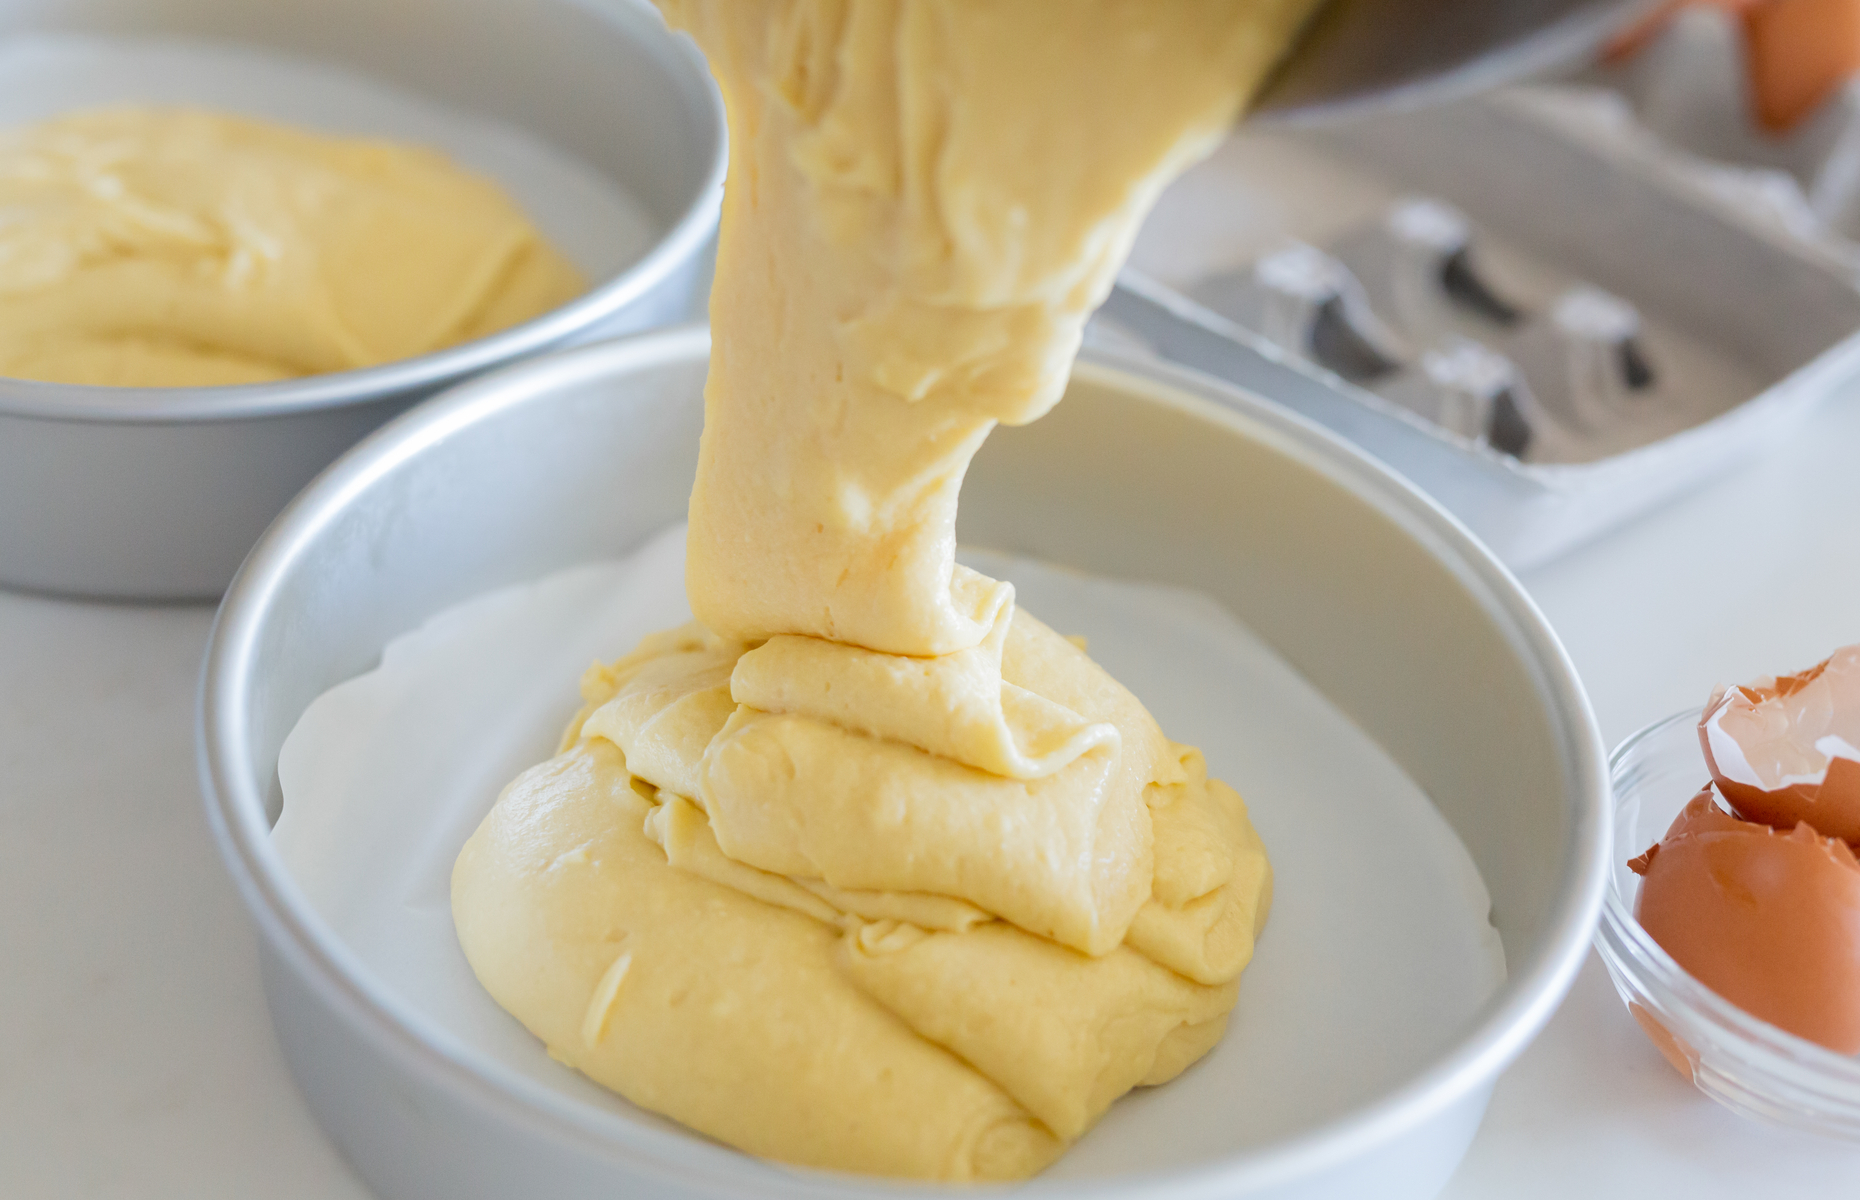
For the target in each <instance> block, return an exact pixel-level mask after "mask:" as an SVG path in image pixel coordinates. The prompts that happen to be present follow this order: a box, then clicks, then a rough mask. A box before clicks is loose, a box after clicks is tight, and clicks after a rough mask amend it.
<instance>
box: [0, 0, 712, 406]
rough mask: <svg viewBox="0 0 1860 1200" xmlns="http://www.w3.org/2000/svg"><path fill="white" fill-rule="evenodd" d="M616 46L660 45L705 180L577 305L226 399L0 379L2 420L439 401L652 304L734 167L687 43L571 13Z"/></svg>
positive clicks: (223, 393)
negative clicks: (406, 354) (638, 304)
mask: <svg viewBox="0 0 1860 1200" xmlns="http://www.w3.org/2000/svg"><path fill="white" fill-rule="evenodd" d="M574 7H576V8H577V9H581V10H585V11H586V12H588V13H589V14H592V15H593V16H595V17H597V18H599V19H601V20H603V21H605V22H606V23H607V24H608V25H610V26H612V27H613V28H614V29H615V30H616V32H617V33H618V35H619V36H621V37H624V38H628V39H632V40H636V41H637V40H641V39H651V40H653V41H654V42H657V43H662V45H661V46H660V47H659V48H660V49H661V50H662V52H663V53H662V54H661V57H662V59H663V60H664V61H666V62H667V63H668V64H670V65H671V69H672V72H673V75H674V77H675V79H676V84H675V91H676V92H677V93H678V95H679V99H680V101H681V103H683V104H684V105H685V106H687V107H688V108H689V109H690V111H691V115H692V117H693V118H694V119H695V120H697V121H698V122H699V123H700V124H702V125H704V126H705V127H707V129H708V133H709V137H708V145H707V146H706V145H702V144H701V148H703V149H704V150H705V151H706V152H707V157H708V160H709V161H708V162H707V163H706V165H705V169H704V174H703V180H702V182H701V183H700V184H699V185H698V187H697V189H696V191H695V193H694V194H693V195H692V196H691V197H690V199H689V200H688V201H687V202H686V203H685V205H684V207H683V208H682V209H680V210H679V211H678V213H677V215H676V217H675V218H674V219H673V221H672V222H671V224H670V226H669V227H668V228H666V229H665V230H664V231H663V232H661V233H659V234H658V235H657V236H656V237H655V238H654V239H653V240H652V241H651V243H650V249H648V250H647V252H646V253H645V254H643V255H641V256H640V257H639V258H637V259H635V260H634V261H633V262H631V263H630V264H628V265H627V266H626V267H624V268H622V269H621V270H620V271H619V272H618V273H617V274H615V275H613V276H611V277H610V278H608V279H607V280H605V281H604V282H602V283H600V284H598V285H597V286H595V287H592V288H590V289H589V290H588V291H586V292H583V293H582V294H581V295H579V296H577V297H576V298H575V299H573V300H570V301H569V302H568V303H566V304H563V305H560V306H559V307H556V308H553V309H550V310H549V311H548V312H545V313H542V314H540V315H538V316H536V317H532V318H531V319H530V320H528V321H524V322H522V323H520V324H517V325H512V326H509V327H508V328H505V329H500V330H498V331H497V332H495V333H491V334H487V335H486V336H484V337H479V338H473V339H472V340H470V341H467V342H461V343H459V344H458V345H456V346H448V347H446V348H444V349H441V350H434V351H430V352H428V353H426V354H417V355H414V356H413V357H412V358H403V359H396V360H394V361H391V362H385V363H380V364H378V365H376V366H372V367H358V368H355V369H353V370H347V371H330V372H326V373H324V374H320V375H306V376H302V377H300V378H297V379H281V380H277V381H274V382H270V383H244V384H229V385H223V386H218V387H200V388H179V387H177V388H158V387H99V386H93V385H87V384H70V383H48V382H44V381H42V380H31V379H8V378H0V417H23V418H30V419H35V420H43V421H68V422H90V423H113V424H131V425H158V424H183V423H193V422H201V421H226V420H241V419H250V418H264V417H283V416H294V415H298V414H302V413H312V412H318V411H321V410H326V409H338V408H343V407H346V406H349V405H354V404H367V403H372V402H375V401H379V400H385V399H390V398H393V397H397V396H405V395H408V394H412V393H418V392H420V391H432V390H434V389H437V388H440V387H443V386H445V385H447V384H450V383H453V382H456V381H459V380H462V379H464V378H465V377H467V376H470V375H474V374H477V373H479V372H482V371H484V370H486V369H488V368H492V367H496V366H499V365H503V364H506V363H510V362H514V361H518V360H521V359H524V358H528V357H531V356H533V355H535V354H537V353H539V352H541V351H544V350H548V349H550V348H552V347H556V346H559V345H561V344H562V343H564V342H566V341H568V340H569V339H571V338H573V337H575V336H576V335H577V334H580V333H582V332H584V331H586V330H588V329H590V328H593V327H594V326H596V325H598V324H599V323H600V322H602V321H605V320H607V319H608V318H610V317H612V316H614V315H615V314H616V313H618V312H619V311H620V310H621V309H623V308H625V307H627V306H628V305H630V304H632V303H634V302H635V301H637V300H639V299H640V298H641V297H643V296H645V295H647V294H648V293H649V292H651V291H652V290H653V289H654V288H656V287H658V286H659V285H660V284H661V283H663V282H664V281H665V280H666V279H667V278H668V277H670V276H671V275H672V274H673V273H674V272H676V271H677V270H678V269H679V268H680V267H681V266H683V265H684V264H685V263H686V262H688V261H690V260H691V259H693V258H695V257H696V256H697V255H698V254H699V253H700V252H701V251H702V249H703V246H704V243H705V242H706V241H708V240H709V239H710V237H711V235H712V234H713V233H715V231H716V228H717V221H718V216H719V214H720V213H721V212H722V206H723V177H724V173H725V170H726V168H727V166H728V161H729V146H728V135H727V133H726V131H725V123H724V112H723V97H722V95H721V94H720V93H719V92H718V91H717V87H716V85H715V83H713V82H712V80H711V75H710V67H709V65H708V64H707V63H706V62H705V61H704V57H703V55H702V54H700V53H699V52H698V50H697V47H696V46H695V45H694V44H692V42H691V40H690V39H689V38H687V37H683V36H680V35H678V34H676V33H673V32H671V31H670V30H668V29H667V28H666V27H665V24H664V22H663V21H662V20H660V18H659V17H658V15H657V13H656V12H654V11H653V10H652V9H651V8H650V6H648V5H634V4H575V5H574Z"/></svg>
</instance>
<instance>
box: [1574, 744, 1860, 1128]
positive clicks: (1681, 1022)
mask: <svg viewBox="0 0 1860 1200" xmlns="http://www.w3.org/2000/svg"><path fill="white" fill-rule="evenodd" d="M1698 724H1699V712H1698V710H1697V709H1688V710H1686V711H1684V712H1680V713H1675V714H1674V715H1672V716H1670V717H1667V718H1666V719H1665V720H1662V721H1659V722H1656V723H1655V724H1652V725H1649V726H1648V727H1647V728H1645V729H1643V730H1641V731H1640V732H1639V733H1636V734H1634V735H1633V736H1632V737H1629V738H1628V739H1627V740H1626V741H1624V742H1622V743H1621V745H1620V746H1619V747H1617V748H1616V750H1615V752H1614V754H1613V755H1612V757H1611V759H1610V764H1609V765H1610V777H1611V781H1612V784H1613V787H1614V797H1615V830H1614V832H1615V855H1614V862H1613V864H1612V869H1611V870H1610V872H1609V877H1608V890H1607V893H1606V895H1605V897H1604V899H1603V902H1602V921H1601V927H1600V930H1599V932H1598V933H1597V935H1596V946H1597V948H1598V949H1599V950H1600V951H1601V955H1602V961H1603V962H1604V963H1605V964H1606V965H1607V967H1608V974H1609V976H1610V977H1611V978H1612V979H1613V980H1614V984H1615V990H1616V991H1617V992H1619V993H1620V995H1621V999H1622V1001H1623V1002H1624V1003H1625V1004H1626V1005H1627V1007H1628V1012H1629V1013H1630V1014H1632V1016H1633V1017H1634V1019H1635V1021H1637V1022H1638V1023H1639V1025H1640V1027H1641V1029H1642V1030H1643V1031H1644V1032H1645V1033H1646V1034H1647V1036H1648V1038H1649V1040H1651V1041H1652V1042H1653V1044H1654V1045H1655V1046H1656V1047H1658V1048H1659V1051H1660V1053H1661V1054H1663V1055H1664V1056H1665V1057H1666V1059H1667V1061H1668V1062H1670V1063H1672V1065H1673V1066H1674V1068H1675V1069H1677V1070H1678V1071H1679V1072H1680V1074H1682V1075H1684V1076H1686V1077H1687V1078H1689V1079H1691V1081H1692V1082H1693V1084H1694V1085H1695V1086H1696V1087H1697V1088H1698V1089H1699V1090H1700V1091H1702V1092H1704V1093H1705V1094H1706V1095H1707V1096H1710V1097H1711V1098H1712V1099H1714V1100H1716V1101H1718V1103H1720V1104H1722V1105H1724V1106H1725V1107H1726V1108H1729V1109H1730V1110H1731V1111H1733V1112H1736V1113H1739V1114H1741V1115H1744V1116H1748V1117H1754V1118H1757V1119H1759V1120H1764V1121H1769V1122H1772V1123H1775V1124H1779V1125H1787V1126H1790V1127H1793V1128H1797V1129H1804V1130H1808V1131H1811V1132H1814V1133H1819V1134H1824V1135H1828V1136H1832V1137H1838V1138H1844V1139H1848V1140H1853V1141H1860V1057H1856V1056H1850V1055H1846V1054H1840V1053H1837V1052H1835V1051H1834V1050H1830V1049H1828V1048H1826V1047H1824V1046H1821V1045H1817V1044H1816V1043H1814V1042H1811V1041H1808V1040H1806V1039H1805V1038H1802V1037H1798V1036H1796V1035H1795V1034H1793V1033H1790V1032H1788V1031H1787V1030H1784V1029H1781V1028H1778V1027H1777V1026H1775V1025H1772V1024H1770V1023H1769V1022H1768V1021H1764V1020H1761V1019H1759V1018H1757V1017H1755V1016H1752V1015H1751V1014H1750V1013H1748V1012H1745V1011H1744V1010H1743V1009H1742V1008H1739V1007H1738V1006H1737V1005H1735V1004H1733V1003H1731V1002H1730V1001H1729V1000H1726V999H1725V998H1724V997H1723V996H1720V995H1719V994H1718V993H1717V992H1715V991H1713V990H1712V989H1711V988H1709V987H1707V986H1706V985H1705V984H1704V983H1702V982H1700V980H1699V979H1698V978H1697V977H1695V976H1694V975H1693V974H1691V973H1690V972H1688V971H1687V970H1686V969H1685V968H1683V967H1681V966H1680V965H1679V963H1678V962H1677V961H1675V959H1674V957H1673V955H1671V954H1669V953H1668V952H1667V951H1666V950H1665V949H1663V948H1662V947H1661V946H1660V945H1659V943H1657V942H1655V941H1654V939H1653V937H1652V935H1650V934H1649V933H1648V932H1647V930H1646V929H1645V928H1643V927H1642V925H1641V924H1640V922H1639V920H1637V919H1636V915H1635V914H1636V911H1637V909H1636V906H1637V903H1638V901H1639V899H1640V890H1641V884H1642V879H1641V876H1640V875H1638V874H1636V873H1635V871H1634V870H1633V869H1632V868H1631V867H1630V866H1629V865H1628V864H1629V860H1630V859H1632V858H1633V856H1634V855H1636V854H1639V853H1640V852H1641V851H1643V850H1645V849H1647V848H1648V847H1649V846H1653V845H1655V844H1656V843H1658V842H1660V841H1661V840H1662V838H1664V837H1665V836H1666V833H1667V830H1668V828H1669V826H1671V825H1672V823H1673V820H1674V818H1675V817H1676V816H1678V814H1679V813H1680V810H1681V809H1683V808H1685V806H1686V805H1687V803H1688V802H1689V801H1691V800H1693V799H1694V798H1695V797H1696V796H1698V795H1699V794H1700V789H1701V788H1702V787H1704V786H1705V785H1707V784H1708V783H1710V782H1711V772H1710V770H1709V768H1708V767H1707V766H1706V763H1705V759H1704V755H1703V753H1702V752H1701V750H1700V745H1699V733H1698ZM1853 999H1854V1001H1855V1002H1856V1003H1860V996H1856V997H1854V998H1853Z"/></svg>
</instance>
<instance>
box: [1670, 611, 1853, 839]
mask: <svg viewBox="0 0 1860 1200" xmlns="http://www.w3.org/2000/svg"><path fill="white" fill-rule="evenodd" d="M1699 744H1700V746H1702V747H1703V748H1704V751H1705V762H1706V764H1707V765H1708V766H1709V767H1710V768H1711V776H1712V780H1713V781H1714V782H1715V783H1717V785H1718V790H1719V791H1720V792H1722V793H1723V794H1724V798H1725V799H1726V800H1727V801H1728V802H1729V803H1730V805H1731V808H1732V810H1733V811H1734V812H1736V813H1737V815H1738V816H1740V817H1742V818H1744V819H1745V820H1746V821H1760V822H1762V823H1763V824H1765V825H1774V826H1776V827H1777V828H1779V829H1788V828H1790V827H1792V826H1793V825H1795V823H1796V822H1797V821H1806V822H1808V823H1809V824H1810V825H1812V826H1814V827H1815V830H1816V832H1818V833H1821V834H1823V835H1825V836H1827V837H1837V838H1842V839H1844V840H1846V841H1849V842H1860V646H1848V647H1845V648H1844V649H1841V650H1837V651H1835V652H1834V654H1833V655H1831V656H1830V657H1829V658H1828V659H1827V660H1825V661H1824V662H1821V663H1819V664H1817V665H1815V666H1813V667H1810V668H1809V669H1808V670H1806V671H1803V672H1801V673H1800V674H1797V675H1784V676H1780V677H1771V678H1768V679H1760V680H1758V681H1756V682H1755V683H1751V684H1745V685H1741V686H1738V687H1734V688H1729V689H1725V688H1720V689H1718V690H1717V691H1716V692H1714V693H1712V698H1711V701H1710V702H1709V703H1707V704H1706V705H1705V711H1704V713H1703V714H1702V715H1701V716H1700V718H1699Z"/></svg>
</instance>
